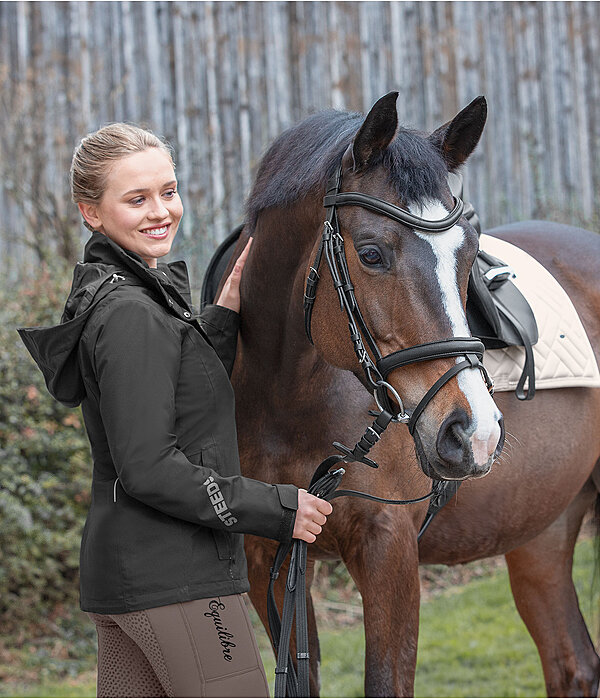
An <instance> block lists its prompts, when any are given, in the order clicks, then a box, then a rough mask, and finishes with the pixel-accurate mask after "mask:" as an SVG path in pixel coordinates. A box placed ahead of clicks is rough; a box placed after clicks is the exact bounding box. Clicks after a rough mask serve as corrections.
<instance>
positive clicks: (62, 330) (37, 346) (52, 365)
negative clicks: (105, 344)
mask: <svg viewBox="0 0 600 700" xmlns="http://www.w3.org/2000/svg"><path fill="white" fill-rule="evenodd" d="M122 285H134V286H144V287H149V288H150V289H151V290H153V291H155V292H156V293H157V295H158V298H159V300H164V302H165V306H167V308H169V307H170V308H171V310H173V311H175V312H180V313H182V314H184V315H185V318H186V320H187V318H189V317H190V312H191V294H190V286H189V279H188V273H187V267H186V264H185V262H184V261H183V260H177V261H175V262H172V263H158V267H157V268H151V267H150V266H149V265H148V264H147V263H146V261H145V260H143V259H142V258H141V256H139V255H138V254H137V253H134V252H132V251H129V250H125V249H124V248H121V247H120V246H119V245H117V244H116V243H114V242H113V241H112V240H111V239H110V238H108V237H107V236H105V235H104V234H102V233H100V232H99V231H94V233H93V234H92V236H91V237H90V239H89V240H88V242H87V243H86V246H85V250H84V257H83V262H78V263H77V264H76V265H75V269H74V271H73V282H72V285H71V291H70V292H69V296H68V298H67V301H66V303H65V308H64V311H63V313H62V316H61V319H60V323H59V324H58V325H56V326H45V327H42V326H40V327H33V328H17V332H18V333H19V335H20V337H21V340H22V341H23V343H24V344H25V346H26V348H27V350H28V351H29V353H30V354H31V356H32V357H33V359H34V360H35V362H36V363H37V365H38V367H39V368H40V370H41V371H42V374H43V375H44V380H45V382H46V386H47V388H48V391H49V392H50V394H51V395H52V396H53V397H54V398H55V399H56V400H57V401H60V402H61V403H62V404H64V405H65V406H69V407H74V406H78V405H79V404H80V403H81V401H82V400H83V398H84V396H85V387H84V383H83V378H82V377H81V372H80V368H79V362H78V360H77V349H78V346H79V340H80V338H81V334H82V332H83V329H84V328H85V324H86V322H87V320H88V318H89V316H90V315H91V313H92V310H93V309H94V307H95V306H96V305H97V304H98V303H99V302H100V301H101V300H102V299H103V298H104V297H105V296H106V295H107V294H109V293H111V292H112V291H113V290H114V289H116V288H117V287H119V286H122Z"/></svg>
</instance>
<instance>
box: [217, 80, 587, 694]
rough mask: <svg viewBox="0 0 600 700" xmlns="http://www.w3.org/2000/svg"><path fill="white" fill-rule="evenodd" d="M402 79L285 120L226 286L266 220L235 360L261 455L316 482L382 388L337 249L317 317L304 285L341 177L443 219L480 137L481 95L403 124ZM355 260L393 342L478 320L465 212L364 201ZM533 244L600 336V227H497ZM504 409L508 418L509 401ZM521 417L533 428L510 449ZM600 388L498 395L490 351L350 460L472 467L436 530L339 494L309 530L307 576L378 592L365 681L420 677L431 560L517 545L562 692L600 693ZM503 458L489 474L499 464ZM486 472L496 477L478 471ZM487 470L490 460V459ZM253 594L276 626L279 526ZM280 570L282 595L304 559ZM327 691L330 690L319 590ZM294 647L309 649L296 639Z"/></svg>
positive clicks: (343, 215)
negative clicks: (307, 306)
mask: <svg viewBox="0 0 600 700" xmlns="http://www.w3.org/2000/svg"><path fill="white" fill-rule="evenodd" d="M397 94H398V93H396V92H394V93H389V94H388V95H386V96H384V97H382V98H381V99H380V100H378V101H377V103H376V104H375V105H374V106H373V107H372V109H371V110H370V112H369V113H368V115H367V116H366V117H365V116H364V115H361V114H357V113H346V112H338V111H333V110H331V111H326V112H322V113H319V114H315V115H312V116H310V117H308V118H307V119H305V120H304V121H302V122H301V123H299V124H298V125H296V126H294V127H292V128H291V129H289V130H287V131H286V132H284V133H283V134H282V135H281V136H280V137H279V138H277V139H276V140H275V141H274V143H273V144H272V145H271V147H270V148H269V150H268V151H267V153H266V154H265V156H264V157H263V159H262V161H261V163H260V166H259V168H258V172H257V176H256V179H255V182H254V185H253V189H252V191H251V194H250V196H249V199H248V202H247V211H246V223H245V227H244V229H243V231H242V233H241V235H240V237H239V240H238V242H237V245H236V247H235V249H234V252H233V255H232V258H231V260H230V262H229V264H228V267H227V269H226V270H225V273H224V274H223V276H222V278H221V282H220V285H219V290H218V292H217V294H218V293H219V292H220V289H221V286H222V284H223V283H224V280H225V279H226V278H227V276H228V275H229V272H230V271H231V269H232V266H233V264H234V262H235V260H236V259H237V257H238V255H239V254H240V252H241V251H242V249H243V248H244V246H245V245H246V243H247V241H248V237H249V236H254V241H253V244H252V246H251V249H250V254H249V256H248V259H247V262H246V266H245V269H244V274H243V277H242V282H241V289H240V294H241V327H240V334H239V341H238V351H237V357H236V362H235V367H234V371H233V374H232V383H233V386H234V389H235V395H236V412H237V416H236V417H237V426H238V440H239V448H240V458H241V464H242V470H243V473H244V474H245V475H246V476H248V477H253V478H255V479H260V480H262V481H266V482H269V483H294V484H296V485H298V486H300V487H305V488H306V487H307V486H308V483H309V480H310V477H311V475H312V473H313V471H314V469H315V467H316V466H317V465H318V464H319V463H320V462H321V460H322V459H324V458H325V457H326V456H328V455H330V454H334V453H335V452H336V450H335V449H334V448H332V442H333V441H334V440H341V441H342V442H344V443H345V444H347V445H353V444H354V442H356V440H358V438H359V437H360V436H361V435H362V433H363V430H364V428H365V426H366V425H367V424H368V423H369V422H370V421H369V418H368V411H369V409H375V408H376V406H375V402H374V398H373V396H372V395H371V393H370V391H369V390H368V389H369V387H368V386H367V385H366V383H365V377H364V376H363V373H362V369H361V367H360V365H359V363H358V360H357V358H356V355H355V354H354V352H353V345H352V342H351V339H350V335H349V333H348V323H347V318H346V315H345V313H344V311H343V310H342V309H340V303H339V300H338V296H337V293H336V290H335V289H334V286H333V284H332V279H331V275H330V273H329V270H328V268H327V266H321V268H320V271H319V275H320V277H321V280H320V283H319V285H318V289H317V292H316V298H315V303H314V310H313V313H312V327H311V333H312V340H313V343H314V344H311V342H310V341H309V339H308V337H307V334H306V333H305V327H304V318H303V293H304V287H305V283H306V279H307V276H308V274H309V272H310V270H309V268H310V265H311V264H312V261H313V260H314V257H315V252H316V250H317V248H318V246H319V242H320V239H321V232H322V230H323V219H324V209H323V196H324V194H325V187H326V182H327V181H328V179H329V178H330V177H331V175H332V173H334V172H335V170H336V168H337V167H339V165H340V163H341V167H342V183H343V186H342V189H343V191H351V190H354V191H358V192H361V193H365V194H368V195H370V196H373V197H379V198H380V199H382V200H385V201H386V202H389V203H392V204H394V205H396V206H399V207H402V208H404V209H405V210H407V211H410V212H413V213H415V214H416V215H418V216H422V217H424V218H427V219H433V220H437V219H440V218H443V217H445V216H447V215H448V212H449V211H450V210H451V208H452V201H453V200H452V197H451V194H450V190H449V188H448V184H447V176H448V173H449V172H452V171H456V170H457V169H458V168H459V167H460V166H461V165H462V164H463V163H464V162H465V161H466V159H467V158H468V157H469V155H470V154H471V153H472V151H473V150H474V148H475V146H476V145H477V143H478V141H479V138H480V136H481V133H482V130H483V127H484V124H485V121H486V116H487V107H486V102H485V99H484V98H482V97H480V98H477V99H475V100H474V101H473V102H472V103H471V104H469V105H468V106H467V107H465V108H464V109H463V110H462V111H461V112H459V113H458V114H457V115H456V117H454V118H453V119H452V120H451V121H449V122H447V123H446V124H444V125H443V126H441V127H440V128H438V129H436V130H435V131H434V132H433V133H431V134H424V133H421V132H417V131H413V130H408V129H405V128H401V127H399V126H398V117H397V112H396V98H397ZM339 227H340V232H341V235H342V237H343V239H344V243H345V250H346V257H347V265H348V270H349V273H350V278H351V280H352V283H353V285H354V289H355V294H356V299H357V302H358V305H359V307H360V310H361V312H362V316H363V317H364V321H365V324H366V326H367V327H368V329H369V331H370V333H371V334H372V336H373V338H374V339H375V340H376V342H377V344H378V346H379V347H380V348H381V349H382V351H383V352H385V353H391V352H394V351H396V350H399V349H402V348H407V347H411V346H414V345H417V344H420V343H428V342H432V341H437V340H440V339H445V338H452V337H456V336H470V332H469V330H468V327H467V322H466V317H465V302H466V292H467V281H468V275H469V270H470V267H471V265H472V263H473V260H474V257H475V255H476V251H477V248H478V240H477V234H476V232H475V230H474V229H473V228H472V226H471V225H470V224H469V223H468V222H467V221H466V219H464V218H461V219H459V220H458V222H457V223H456V225H454V226H453V227H452V228H450V229H449V230H446V231H444V232H439V233H435V234H428V233H425V232H423V231H419V230H417V229H416V228H411V227H410V226H407V225H406V224H403V223H401V222H398V221H395V220H392V219H390V218H387V217H385V216H382V215H381V213H377V212H373V211H369V210H368V209H366V208H364V207H360V206H347V207H343V209H340V211H339ZM488 233H489V234H490V235H493V236H498V237H500V238H502V239H504V240H507V241H509V242H511V243H514V244H515V245H517V246H519V247H520V248H523V249H524V250H526V251H527V252H529V253H530V254H531V255H532V256H533V257H535V258H536V259H537V260H539V262H541V264H542V265H544V266H545V267H546V268H547V269H548V270H550V272H551V273H552V274H553V275H554V276H555V277H556V278H557V279H558V281H559V282H560V284H561V285H562V286H563V288H564V289H565V290H566V291H567V292H568V294H569V295H570V297H571V299H572V300H573V303H574V305H575V307H576V308H577V310H578V312H579V314H580V317H581V320H582V322H583V325H584V327H585V328H586V331H587V333H588V336H589V338H590V341H591V343H592V346H593V347H594V348H595V350H596V351H597V349H598V348H600V276H599V275H598V263H599V261H600V237H599V236H598V235H596V234H594V233H591V232H587V231H584V230H582V229H577V228H574V227H570V226H565V225H560V224H556V223H549V222H527V223H515V224H512V225H508V226H503V227H500V228H496V229H494V230H492V231H488ZM455 362H457V360H456V358H451V359H441V358H436V359H433V360H431V361H428V362H422V363H419V364H416V365H409V366H406V367H399V368H396V369H394V370H393V372H391V373H390V374H389V377H388V381H389V383H390V384H391V385H392V387H393V388H394V390H395V391H396V392H397V393H398V395H399V396H400V397H402V400H403V402H404V406H405V407H406V409H407V410H408V411H409V412H410V411H411V410H414V408H415V406H416V405H417V404H418V402H419V401H420V399H421V398H422V397H423V395H424V394H425V393H426V392H427V390H428V389H429V387H431V386H432V384H434V382H435V381H436V380H437V379H438V378H439V377H440V376H441V375H442V374H443V373H444V372H447V371H448V369H449V368H451V367H452V365H453V364H454V363H455ZM502 417H503V418H502ZM502 420H504V424H505V426H506V430H507V431H508V433H509V434H511V435H512V436H514V438H513V439H512V444H511V446H510V449H506V450H505V451H504V453H503V455H502V456H501V458H499V459H498V460H497V462H496V464H495V466H494V468H492V469H491V470H490V468H491V466H492V463H493V462H494V460H495V458H496V457H497V455H498V453H499V452H500V450H501V448H502V441H503V429H502ZM599 426H600V390H598V389H591V388H574V389H553V390H544V391H538V392H537V393H536V395H535V399H534V400H533V401H519V400H517V399H516V397H515V395H514V393H512V392H510V393H509V392H503V393H497V394H496V395H495V397H494V399H492V398H491V397H490V395H489V393H488V392H487V390H486V386H485V383H484V381H483V378H482V377H481V374H480V372H479V371H478V370H477V369H470V370H467V371H461V372H460V373H459V374H458V375H457V376H455V377H454V378H453V379H452V380H451V381H449V382H448V383H447V384H446V385H445V386H444V387H443V388H442V389H441V390H440V391H439V392H438V393H437V394H436V395H435V397H434V398H433V399H432V400H431V401H430V403H429V404H428V405H427V407H426V408H425V410H424V411H423V413H422V414H421V416H420V418H419V421H418V423H417V426H416V430H415V431H414V436H412V437H411V435H410V434H409V432H408V430H407V429H406V426H404V425H402V424H399V423H398V424H395V425H391V426H390V428H389V429H388V430H387V433H386V435H385V436H384V438H382V439H381V441H380V442H379V443H377V444H376V445H375V447H374V448H373V449H372V450H371V453H370V456H371V455H372V457H373V459H374V460H376V462H377V463H378V464H379V469H371V468H369V467H367V466H364V465H363V464H357V463H354V464H349V465H348V468H347V471H346V475H345V477H344V482H343V484H342V486H343V488H351V489H356V490H361V491H368V492H369V493H372V494H375V495H378V496H384V497H386V498H396V499H399V498H403V499H406V498H414V497H416V496H421V495H423V494H425V493H427V492H428V491H429V489H430V486H431V479H432V478H436V479H448V480H463V481H464V483H463V484H462V486H461V488H460V490H459V492H458V494H457V497H455V498H453V499H452V500H451V501H450V502H449V504H448V505H446V506H445V508H443V510H442V511H441V512H440V513H439V515H437V517H436V518H435V519H434V521H433V523H432V525H431V526H430V528H429V529H428V530H427V532H426V533H425V535H424V537H423V538H422V540H421V541H420V542H418V541H417V533H418V531H419V528H420V526H421V524H422V522H423V519H424V515H425V512H426V510H427V503H419V504H415V505H410V506H404V507H396V506H386V505H382V504H380V503H374V502H371V501H364V500H359V499H354V498H340V499H338V500H336V501H334V504H333V505H334V509H333V513H332V515H331V516H330V517H329V519H328V522H327V523H326V525H325V526H324V528H323V531H322V533H321V534H320V535H319V536H318V537H317V540H316V542H315V543H314V544H311V545H309V548H308V552H309V570H308V580H309V581H311V580H312V576H313V574H314V563H315V561H316V560H318V559H330V560H340V559H341V560H343V561H344V563H345V565H346V567H347V569H348V571H349V572H350V575H351V576H352V578H353V579H354V581H355V583H356V586H357V588H358V590H359V592H360V594H361V596H362V601H363V606H364V628H365V642H366V657H365V694H366V695H367V696H372V697H380V696H387V697H393V696H395V697H404V696H410V695H412V694H413V686H414V675H415V665H416V654H417V635H418V624H419V570H418V567H419V562H423V563H438V564H439V563H443V564H447V565H453V564H459V563H464V562H469V561H473V560H476V559H480V558H484V557H490V556H494V555H498V554H504V555H505V557H506V562H507V565H508V570H509V575H510V582H511V587H512V592H513V596H514V599H515V602H516V605H517V608H518V610H519V613H520V614H521V617H522V618H523V620H524V622H525V624H526V626H527V628H528V629H529V632H530V633H531V635H532V637H533V639H534V641H535V643H536V645H537V648H538V650H539V654H540V657H541V661H542V666H543V671H544V677H545V682H546V689H547V692H548V695H551V696H595V695H596V693H597V690H598V682H599V678H600V659H599V658H598V656H597V654H596V651H595V649H594V646H593V644H592V641H591V639H590V636H589V633H588V631H587V629H586V625H585V623H584V620H583V617H582V615H581V612H580V610H579V605H578V601H577V596H576V592H575V588H574V585H573V580H572V576H571V568H572V560H573V549H574V546H575V541H576V538H577V534H578V532H579V529H580V526H581V522H582V519H583V517H584V514H585V513H586V511H587V510H588V509H589V508H590V507H591V506H592V505H593V504H594V502H595V501H596V500H597V499H598V496H599V487H600V461H599V457H600V431H599V430H598V427H599ZM488 472H489V473H488ZM477 477H479V478H477ZM481 477H484V478H481ZM245 542H246V552H247V558H248V569H249V577H250V581H251V592H250V596H251V600H252V602H253V604H254V606H255V607H256V609H257V611H258V613H259V615H260V617H261V619H262V622H263V624H265V627H266V621H267V617H266V598H267V586H268V581H269V568H270V566H271V564H272V561H273V555H274V552H275V548H276V544H275V543H274V542H271V541H267V540H265V539H261V538H258V537H254V536H246V538H245ZM277 583H278V587H277V588H276V591H277V596H278V604H279V607H280V608H281V602H282V598H283V590H282V589H283V585H284V583H285V572H284V573H283V574H282V576H280V577H279V579H278V582H277ZM308 609H309V630H310V644H311V662H310V663H311V668H310V691H311V695H313V696H317V695H318V694H319V687H320V679H319V649H318V637H317V627H316V622H315V615H314V609H313V606H312V601H311V600H310V595H309V600H308ZM292 655H293V653H292Z"/></svg>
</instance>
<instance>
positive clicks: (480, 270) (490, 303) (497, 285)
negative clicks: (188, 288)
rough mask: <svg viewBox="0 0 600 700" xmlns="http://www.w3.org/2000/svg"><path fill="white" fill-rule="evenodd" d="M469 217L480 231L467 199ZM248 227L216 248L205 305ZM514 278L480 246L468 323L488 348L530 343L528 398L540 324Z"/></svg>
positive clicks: (520, 392) (523, 395) (453, 181)
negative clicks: (515, 283) (239, 239)
mask: <svg viewBox="0 0 600 700" xmlns="http://www.w3.org/2000/svg"><path fill="white" fill-rule="evenodd" d="M448 180H449V183H450V188H451V190H452V193H453V194H454V195H455V196H457V197H461V198H462V178H461V177H460V175H455V174H451V175H450V176H449V178H448ZM464 216H466V217H467V219H468V220H469V221H470V222H471V224H472V225H473V226H474V227H475V229H476V230H477V233H478V234H481V226H480V223H479V218H478V216H477V214H476V212H475V210H474V208H473V206H472V205H471V204H469V203H467V202H465V208H464ZM243 228H244V225H243V224H241V225H240V226H237V227H236V228H235V229H234V230H233V231H232V232H231V233H230V234H229V235H228V236H227V238H226V239H225V240H224V241H223V242H222V243H221V244H220V245H219V247H218V248H217V249H216V251H215V252H214V254H213V256H212V258H211V260H210V263H209V264H208V267H207V269H206V273H205V275H204V281H203V283H202V301H201V304H202V308H204V306H206V304H211V303H213V301H214V299H215V296H216V293H217V287H218V286H219V282H220V281H221V278H222V277H223V274H224V273H225V269H226V268H227V265H228V264H229V261H230V259H231V256H232V254H233V249H234V247H235V244H236V243H237V240H238V238H239V237H240V233H241V232H242V229H243ZM512 277H514V273H513V271H512V270H511V268H510V267H509V266H508V265H507V264H506V263H504V262H503V261H502V260H499V259H498V258H495V257H494V256H493V255H489V254H488V253H486V252H484V251H482V250H480V251H479V253H478V254H477V258H476V259H475V262H474V264H473V267H472V269H471V276H470V277H469V286H468V293H467V322H468V324H469V328H470V329H471V333H472V334H473V335H474V336H475V337H477V338H479V339H480V340H481V341H482V342H483V344H484V346H485V348H486V349H488V350H495V349H498V348H506V347H510V346H515V345H518V346H521V347H524V348H525V364H524V366H523V371H522V373H521V377H520V379H519V382H518V384H517V388H516V389H515V393H516V395H517V398H519V399H521V400H529V399H532V398H533V396H534V394H535V365H534V359H533V350H532V346H533V345H535V344H536V343H537V341H538V328H537V323H536V321H535V317H534V315H533V311H532V310H531V307H530V306H529V303H528V302H527V300H526V299H525V297H524V296H523V295H522V294H521V292H520V291H519V290H518V289H517V287H516V286H515V285H514V284H513V282H512V279H511V278H512ZM526 382H527V389H525V383H526Z"/></svg>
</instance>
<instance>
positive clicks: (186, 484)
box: [92, 300, 298, 542]
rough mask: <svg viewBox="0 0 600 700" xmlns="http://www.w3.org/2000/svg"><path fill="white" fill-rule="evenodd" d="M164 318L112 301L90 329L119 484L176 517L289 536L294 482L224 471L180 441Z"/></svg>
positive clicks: (173, 335)
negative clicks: (192, 457) (194, 456)
mask: <svg viewBox="0 0 600 700" xmlns="http://www.w3.org/2000/svg"><path fill="white" fill-rule="evenodd" d="M168 321H169V319H165V313H164V312H163V311H162V310H161V309H158V308H154V307H153V306H152V305H151V304H147V303H144V302H140V301H131V300H118V301H117V302H116V303H113V305H112V306H111V307H110V308H109V309H107V313H106V315H105V317H104V319H103V320H102V321H101V322H100V323H99V325H98V329H97V331H96V332H94V334H93V336H94V337H93V338H92V342H94V348H93V356H94V365H95V371H96V378H97V381H98V388H99V402H100V413H101V417H102V421H103V424H104V429H105V432H106V436H107V440H108V445H109V449H110V453H111V457H112V460H113V463H114V466H115V469H116V471H117V475H118V476H119V479H120V482H121V485H122V487H123V489H124V490H125V492H126V493H127V494H128V495H129V496H131V497H133V498H136V499H138V500H140V501H142V502H144V503H146V504H147V505H149V506H152V507H153V508H156V509H158V510H160V511H162V512H164V513H167V514H168V515H171V516H174V517H177V518H182V519H184V520H189V521H190V522H194V523H198V524H202V525H205V526H207V527H212V528H217V529H221V530H229V531H231V532H241V533H250V534H254V535H259V536H261V537H268V538H271V539H274V540H279V541H281V542H286V541H289V540H290V539H291V537H292V531H293V528H294V521H295V515H296V509H297V507H298V489H297V488H296V487H295V486H293V485H291V484H277V485H272V484H266V483H264V482H262V481H256V480H255V479H249V478H246V477H243V476H229V477H223V476H221V475H220V474H219V473H218V472H216V471H215V470H213V469H210V468H208V467H206V466H203V465H201V464H193V463H192V462H190V461H189V460H188V458H187V457H186V456H185V455H184V453H183V452H182V451H181V450H180V449H179V448H178V445H177V437H176V435H175V392H176V386H177V380H178V376H179V365H180V361H181V338H180V336H179V333H178V331H177V330H176V329H175V328H174V327H173V326H172V324H171V323H169V322H168ZM198 400H199V401H201V400H202V397H198ZM198 461H200V460H198Z"/></svg>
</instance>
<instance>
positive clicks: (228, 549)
mask: <svg viewBox="0 0 600 700" xmlns="http://www.w3.org/2000/svg"><path fill="white" fill-rule="evenodd" d="M210 531H211V532H212V535H213V539H214V540H215V545H216V547H217V554H218V555H219V559H232V558H233V547H232V543H231V535H230V534H229V533H228V532H224V531H223V530H215V529H214V528H211V530H210Z"/></svg>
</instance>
